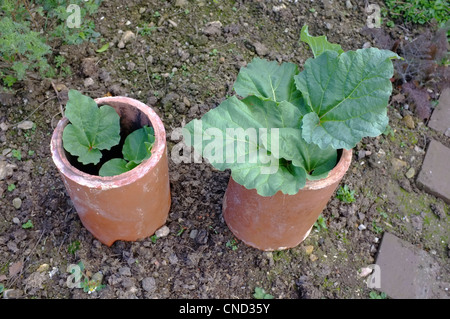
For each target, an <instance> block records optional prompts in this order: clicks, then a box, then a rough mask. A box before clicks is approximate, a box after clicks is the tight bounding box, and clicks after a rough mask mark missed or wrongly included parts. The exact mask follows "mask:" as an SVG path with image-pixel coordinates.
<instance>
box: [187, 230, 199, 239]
mask: <svg viewBox="0 0 450 319" xmlns="http://www.w3.org/2000/svg"><path fill="white" fill-rule="evenodd" d="M197 234H198V230H197V229H193V230H191V232H190V234H189V238H191V239H195V237H197Z"/></svg>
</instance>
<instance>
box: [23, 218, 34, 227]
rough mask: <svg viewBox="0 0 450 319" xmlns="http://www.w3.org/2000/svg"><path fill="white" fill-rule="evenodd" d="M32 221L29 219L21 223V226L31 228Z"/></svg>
mask: <svg viewBox="0 0 450 319" xmlns="http://www.w3.org/2000/svg"><path fill="white" fill-rule="evenodd" d="M33 227H34V225H33V222H32V221H31V219H29V220H28V221H27V222H26V223H24V224H22V228H23V229H28V228H33Z"/></svg>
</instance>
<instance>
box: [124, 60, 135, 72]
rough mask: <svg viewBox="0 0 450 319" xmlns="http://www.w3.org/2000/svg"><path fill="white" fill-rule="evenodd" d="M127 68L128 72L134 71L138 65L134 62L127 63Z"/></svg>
mask: <svg viewBox="0 0 450 319" xmlns="http://www.w3.org/2000/svg"><path fill="white" fill-rule="evenodd" d="M125 64H126V66H127V70H128V71H133V70H134V68H135V67H136V63H134V62H133V61H128V62H127V63H125Z"/></svg>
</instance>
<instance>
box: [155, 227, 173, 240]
mask: <svg viewBox="0 0 450 319" xmlns="http://www.w3.org/2000/svg"><path fill="white" fill-rule="evenodd" d="M169 233H170V229H169V227H167V226H163V227H161V228H160V229H158V230H157V231H156V232H155V235H156V237H158V238H161V237H166V236H167V235H169Z"/></svg>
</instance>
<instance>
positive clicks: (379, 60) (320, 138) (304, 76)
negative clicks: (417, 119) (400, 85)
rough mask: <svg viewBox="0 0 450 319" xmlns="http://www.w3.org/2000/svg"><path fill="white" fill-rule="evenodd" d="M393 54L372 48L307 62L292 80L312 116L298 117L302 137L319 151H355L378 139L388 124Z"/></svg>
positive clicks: (322, 55)
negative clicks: (363, 142)
mask: <svg viewBox="0 0 450 319" xmlns="http://www.w3.org/2000/svg"><path fill="white" fill-rule="evenodd" d="M393 58H398V56H397V54H395V53H393V52H391V51H387V50H379V49H376V48H369V49H361V50H357V51H348V52H345V53H342V54H340V55H339V54H338V53H337V52H335V51H330V50H326V51H324V52H323V53H322V54H321V55H319V56H318V57H317V58H314V59H308V60H307V61H306V63H305V68H304V71H302V72H300V73H299V74H298V75H296V76H295V83H296V85H297V88H298V89H299V90H300V91H301V92H302V95H303V98H304V102H305V104H306V105H307V107H308V108H309V109H310V111H311V113H308V114H306V115H305V116H304V117H303V119H302V136H303V138H304V139H305V141H306V142H308V143H315V144H317V145H318V146H319V147H320V148H322V149H326V148H328V147H329V146H331V147H333V148H335V149H340V148H345V149H350V148H353V147H354V146H355V145H356V144H357V143H358V142H359V141H360V140H361V139H362V138H363V137H367V136H370V137H374V136H378V135H380V134H381V133H382V132H383V131H384V130H385V128H386V125H387V124H388V117H387V108H386V106H387V103H388V100H389V96H390V95H391V92H392V83H391V81H390V79H391V77H392V75H393V72H394V69H393V65H392V61H391V59H393Z"/></svg>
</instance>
